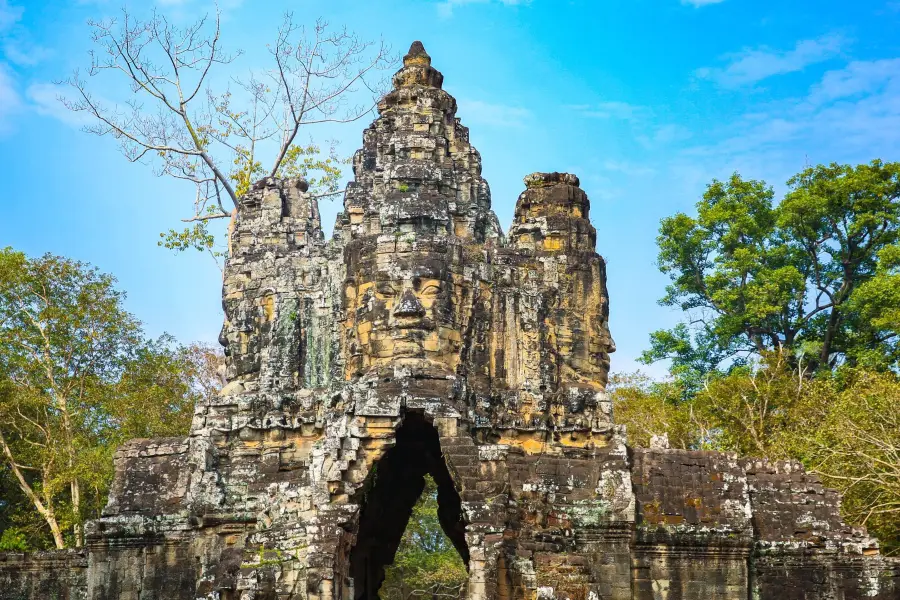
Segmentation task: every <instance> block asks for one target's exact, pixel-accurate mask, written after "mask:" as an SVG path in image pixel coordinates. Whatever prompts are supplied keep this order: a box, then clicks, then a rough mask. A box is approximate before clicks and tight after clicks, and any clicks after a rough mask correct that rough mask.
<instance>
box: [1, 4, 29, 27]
mask: <svg viewBox="0 0 900 600" xmlns="http://www.w3.org/2000/svg"><path fill="white" fill-rule="evenodd" d="M23 12H25V9H24V8H22V7H21V6H10V4H9V0H0V31H6V30H7V29H9V28H10V27H12V26H13V25H15V24H16V23H18V22H19V19H21V18H22V13H23Z"/></svg>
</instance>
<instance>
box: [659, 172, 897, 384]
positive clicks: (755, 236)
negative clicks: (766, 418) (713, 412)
mask: <svg viewBox="0 0 900 600" xmlns="http://www.w3.org/2000/svg"><path fill="white" fill-rule="evenodd" d="M788 185H789V186H790V191H789V192H788V194H787V195H786V196H785V197H784V199H783V200H782V202H781V203H780V204H779V205H777V206H776V205H774V204H773V199H774V192H773V191H772V188H771V187H769V186H768V185H766V184H765V182H762V181H755V180H744V179H742V178H741V177H740V175H738V174H737V173H735V174H734V175H733V176H732V177H731V178H730V179H729V180H728V181H718V180H714V181H713V182H712V183H711V184H710V185H709V186H708V188H707V190H706V192H705V193H704V194H703V198H702V199H701V200H700V202H698V203H697V216H696V217H690V216H688V215H686V214H684V213H678V214H676V215H674V216H672V217H668V218H666V219H663V221H662V224H661V226H660V234H659V237H658V238H657V243H658V245H659V267H660V270H661V271H662V272H664V273H666V274H668V275H669V276H670V278H671V281H672V283H671V284H670V285H669V286H668V287H667V289H666V295H665V296H664V297H663V298H662V300H660V303H661V304H663V305H665V306H677V307H679V308H681V309H682V310H684V311H686V313H687V314H688V318H689V320H688V322H687V323H684V324H682V325H680V326H678V327H676V328H675V329H672V330H669V331H657V332H655V333H653V334H652V336H651V347H650V349H649V350H648V351H646V352H645V353H644V355H643V357H642V359H643V360H644V361H645V362H648V363H649V362H653V361H656V360H660V359H669V360H671V361H672V369H673V373H674V374H675V375H677V376H678V377H679V379H680V380H681V381H682V383H683V384H684V386H685V389H686V390H687V391H688V393H690V392H693V391H696V390H697V389H699V386H700V385H701V384H702V381H703V380H704V378H705V377H706V376H707V375H708V374H709V373H713V372H715V371H717V370H721V369H728V368H734V367H740V366H741V365H745V364H746V363H747V359H748V358H750V357H752V356H757V357H758V356H760V355H761V354H762V353H764V352H766V351H774V350H781V349H784V350H785V351H787V353H788V355H789V356H799V355H803V356H806V357H807V360H808V361H809V364H810V367H811V368H812V369H813V370H820V369H829V368H832V367H834V366H836V365H838V364H843V363H848V364H858V363H859V362H860V361H864V362H869V363H871V361H872V360H873V352H874V353H876V354H880V356H882V357H885V359H884V360H882V361H881V365H882V366H883V367H884V366H888V365H889V364H896V358H897V357H896V332H895V331H894V330H891V329H890V323H891V321H890V319H891V317H890V316H889V315H887V314H885V315H881V314H878V315H876V314H875V313H873V312H872V311H873V310H877V309H875V308H874V307H875V306H876V305H877V304H873V303H872V302H868V301H866V300H865V297H869V298H873V299H877V298H878V297H884V296H885V294H890V293H891V292H890V291H889V289H888V286H889V285H890V283H892V282H893V281H894V280H893V279H891V278H892V277H894V276H895V275H896V263H893V264H894V265H895V266H894V267H890V266H889V265H886V266H883V267H880V268H879V261H880V260H886V261H887V262H888V263H889V264H890V261H891V259H893V258H895V257H896V255H895V252H896V251H894V250H892V249H891V248H892V247H893V245H894V244H896V242H897V240H898V235H900V202H898V200H900V163H882V162H881V161H873V162H872V163H870V164H866V165H858V166H855V167H853V166H849V165H837V164H832V165H829V166H823V165H819V166H816V167H811V168H808V169H806V170H804V171H803V172H801V173H799V174H798V175H796V176H795V177H793V178H792V179H791V180H790V181H789V182H788ZM873 280H874V281H875V283H871V282H872V281H873ZM879 286H880V287H879ZM860 289H862V290H864V292H863V293H862V294H860V299H859V300H858V301H856V302H855V303H854V296H856V295H857V291H858V290H860ZM866 317H868V318H866ZM885 319H887V321H885Z"/></svg>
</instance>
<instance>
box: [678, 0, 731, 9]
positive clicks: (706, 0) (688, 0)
mask: <svg viewBox="0 0 900 600" xmlns="http://www.w3.org/2000/svg"><path fill="white" fill-rule="evenodd" d="M724 1H725V0H681V3H682V4H689V5H691V6H694V7H696V8H700V7H701V6H709V5H710V4H719V3H720V2H724Z"/></svg>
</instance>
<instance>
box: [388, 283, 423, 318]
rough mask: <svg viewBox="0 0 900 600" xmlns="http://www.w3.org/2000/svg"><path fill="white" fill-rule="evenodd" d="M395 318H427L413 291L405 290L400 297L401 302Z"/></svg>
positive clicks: (396, 309) (395, 311)
mask: <svg viewBox="0 0 900 600" xmlns="http://www.w3.org/2000/svg"><path fill="white" fill-rule="evenodd" d="M394 316H395V317H422V316H425V309H424V308H423V307H422V304H421V303H419V299H418V298H416V295H415V294H413V292H412V290H410V289H407V290H404V292H403V294H402V295H401V296H400V302H398V303H397V308H395V309H394Z"/></svg>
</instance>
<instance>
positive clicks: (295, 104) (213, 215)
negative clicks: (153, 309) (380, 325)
mask: <svg viewBox="0 0 900 600" xmlns="http://www.w3.org/2000/svg"><path fill="white" fill-rule="evenodd" d="M89 24H90V25H91V27H92V28H93V34H92V40H93V42H94V44H95V46H96V48H95V50H94V51H92V53H91V65H90V67H89V69H88V70H87V75H88V77H87V78H84V77H82V76H81V73H79V72H78V71H76V72H75V73H74V74H73V75H72V76H71V77H69V78H68V79H67V80H66V83H67V84H68V85H69V86H71V88H72V89H73V90H74V94H73V97H71V98H62V99H61V100H62V101H63V103H64V104H65V105H66V107H68V108H69V109H70V110H73V111H76V112H82V113H86V114H87V115H89V116H90V117H91V120H92V121H93V123H92V124H91V125H88V126H87V127H86V128H85V131H87V132H89V133H93V134H96V135H99V136H105V135H110V136H112V137H113V138H114V139H115V140H116V141H117V142H118V143H119V147H120V149H121V151H122V153H123V154H124V155H125V157H126V158H127V159H128V160H129V161H131V162H147V163H152V164H153V165H154V167H155V170H156V172H157V174H159V175H166V176H170V177H174V178H176V179H180V180H184V181H187V182H189V183H190V184H192V185H193V186H194V194H193V202H192V205H193V207H192V214H191V216H190V217H187V218H185V219H183V221H185V222H187V223H188V225H187V226H186V227H185V228H184V229H182V230H176V229H170V230H169V231H168V232H167V233H163V234H160V235H161V237H162V238H163V239H162V240H161V241H160V244H161V245H164V246H166V247H168V248H171V249H174V250H185V249H188V248H196V249H198V250H206V251H210V252H213V251H214V248H215V238H214V236H213V234H212V233H211V232H210V229H209V227H208V224H209V223H210V222H211V221H214V220H216V219H227V218H230V217H231V215H232V210H233V209H234V207H236V206H237V203H238V200H239V199H240V198H241V196H243V194H244V193H246V191H247V190H248V189H249V187H250V185H251V184H252V183H253V182H254V181H256V180H257V179H259V178H261V177H264V176H270V177H297V176H302V177H308V178H309V181H310V184H311V188H312V190H313V193H314V194H317V195H323V196H327V195H334V194H338V193H340V191H339V189H338V188H339V181H340V177H341V165H342V164H343V163H344V162H346V161H343V160H342V159H340V158H339V157H338V156H337V153H336V150H335V148H334V146H333V145H332V146H331V148H330V149H329V150H328V151H323V150H322V148H321V147H320V146H319V145H317V144H315V143H313V142H311V141H310V142H309V143H306V144H302V143H298V139H299V138H298V136H299V134H300V133H301V131H306V130H307V129H308V128H309V127H311V126H313V125H318V124H322V123H349V122H352V121H355V120H357V119H360V118H361V117H363V116H364V115H366V114H369V113H370V112H371V111H372V109H373V108H374V106H375V103H376V102H377V100H378V98H380V96H381V84H380V83H379V82H378V81H376V76H377V73H378V72H379V71H381V70H382V69H385V68H387V67H389V66H391V65H392V64H393V62H394V61H393V60H392V59H391V58H390V57H389V55H390V50H389V48H387V47H386V46H385V45H384V44H383V43H377V44H376V43H373V42H369V41H364V40H361V39H360V38H359V37H357V36H356V35H354V34H352V33H350V32H348V31H346V30H342V29H333V28H330V27H329V26H328V24H327V23H325V22H324V21H322V20H319V21H317V22H316V23H315V24H314V25H312V26H311V27H309V28H308V29H307V28H306V27H302V26H298V25H296V24H295V23H294V20H293V16H292V15H291V14H290V13H287V14H285V16H284V20H283V22H282V24H281V26H280V27H279V29H278V32H277V35H276V39H275V41H274V43H273V44H271V45H269V46H268V50H269V53H270V55H271V62H272V66H271V67H270V68H269V69H266V70H263V71H255V72H250V73H249V75H248V76H247V77H246V78H244V79H236V78H235V79H233V83H234V85H235V89H236V93H233V92H232V90H231V89H230V87H229V86H224V87H223V86H220V85H218V81H219V80H218V79H216V76H217V75H218V73H217V71H218V70H220V69H223V68H224V67H226V66H229V65H232V64H233V63H234V61H235V60H236V59H237V58H238V56H239V55H240V52H235V53H229V52H226V51H225V50H224V45H223V40H222V30H221V22H220V16H219V14H218V12H217V13H216V15H215V19H214V20H210V19H208V18H206V17H204V18H202V19H200V20H199V21H197V22H196V23H194V24H193V25H190V26H187V27H179V26H177V25H175V24H172V23H170V22H169V21H168V20H167V19H166V18H165V17H164V16H162V15H161V14H159V13H157V12H155V11H154V13H153V14H152V16H151V17H150V18H149V19H147V20H142V19H140V18H136V17H135V16H134V15H133V14H131V13H130V12H129V11H128V10H127V9H125V8H123V9H122V18H121V20H114V19H111V20H104V21H91V22H90V23H89ZM102 76H108V77H111V78H113V79H115V80H116V81H117V82H120V83H124V84H125V85H127V86H128V88H129V91H130V93H131V98H130V99H129V100H128V101H127V102H125V103H124V104H123V105H111V104H109V103H107V102H105V101H103V100H102V99H101V98H100V97H99V95H97V94H96V93H94V91H93V90H92V88H93V86H94V78H100V77H102ZM265 161H268V165H265V164H264V162H265ZM313 174H315V176H313Z"/></svg>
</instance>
